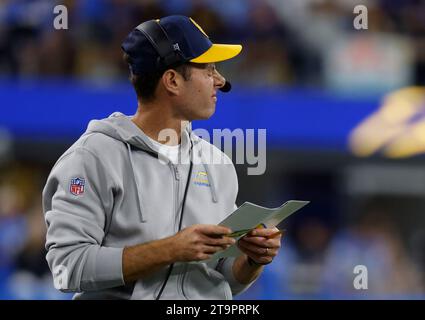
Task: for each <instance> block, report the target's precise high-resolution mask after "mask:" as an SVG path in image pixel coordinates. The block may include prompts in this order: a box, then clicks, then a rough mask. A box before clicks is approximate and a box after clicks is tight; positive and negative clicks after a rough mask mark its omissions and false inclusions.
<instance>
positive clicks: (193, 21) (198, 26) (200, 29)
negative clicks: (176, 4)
mask: <svg viewBox="0 0 425 320" xmlns="http://www.w3.org/2000/svg"><path fill="white" fill-rule="evenodd" d="M189 19H190V21H192V23H193V24H194V25H195V26H196V27H197V28H198V29H199V31H201V32H202V33H203V34H204V36H206V37H207V38H209V37H208V35H207V34H206V33H205V31H204V30H202V28H201V27H200V25H199V24H197V23H196V22H195V20H193V19H192V18H189Z"/></svg>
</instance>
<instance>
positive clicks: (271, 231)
mask: <svg viewBox="0 0 425 320" xmlns="http://www.w3.org/2000/svg"><path fill="white" fill-rule="evenodd" d="M278 232H279V229H278V228H276V227H274V228H257V229H254V230H252V231H251V232H250V233H249V235H250V236H255V237H270V236H273V235H275V234H276V233H278Z"/></svg>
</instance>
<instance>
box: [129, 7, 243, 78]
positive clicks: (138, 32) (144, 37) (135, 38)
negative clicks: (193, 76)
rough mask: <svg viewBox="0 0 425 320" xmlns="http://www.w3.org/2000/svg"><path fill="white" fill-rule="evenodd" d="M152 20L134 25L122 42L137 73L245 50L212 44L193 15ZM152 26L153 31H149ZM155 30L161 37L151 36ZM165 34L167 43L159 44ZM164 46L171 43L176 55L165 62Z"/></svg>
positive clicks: (215, 59)
mask: <svg viewBox="0 0 425 320" xmlns="http://www.w3.org/2000/svg"><path fill="white" fill-rule="evenodd" d="M153 22H155V23H153ZM149 23H150V25H149V24H148V26H147V24H146V23H142V24H140V25H139V26H137V27H136V28H135V29H133V30H132V31H131V32H130V34H129V35H128V36H127V37H126V38H125V40H124V42H123V43H122V46H121V47H122V49H123V50H124V52H126V53H127V54H128V56H129V58H130V59H129V67H130V70H131V72H132V73H133V74H136V75H140V74H145V73H150V72H153V71H155V70H158V69H160V68H167V67H171V66H172V65H173V64H175V63H176V61H178V62H189V61H190V62H193V63H212V62H219V61H223V60H227V59H230V58H233V57H234V56H236V55H237V54H239V52H240V51H241V50H242V46H241V45H231V44H213V43H212V42H211V41H210V39H209V38H208V36H207V34H206V33H205V32H204V31H203V30H202V28H201V27H200V26H199V25H198V24H197V23H196V22H195V21H193V19H191V18H189V17H186V16H180V15H173V16H168V17H164V18H161V19H158V20H150V22H149ZM157 25H158V26H159V27H160V28H158V26H157ZM149 28H150V29H149ZM149 30H151V31H150V32H148V31H149ZM161 30H162V31H163V32H162V31H161ZM153 31H154V32H157V33H156V35H157V36H158V37H155V35H154V36H150V35H152V32H153ZM158 33H159V34H158ZM163 35H165V37H166V40H167V41H165V44H164V43H160V44H158V43H157V42H158V41H157V39H158V38H160V37H159V36H161V37H162V38H164V36H163ZM149 37H150V39H149ZM156 44H158V46H157V45H156ZM164 46H165V47H167V46H168V47H169V50H170V51H171V52H172V53H173V55H176V57H177V58H176V57H172V59H171V60H169V59H162V62H160V61H161V55H160V53H159V52H158V51H161V50H160V49H164ZM158 47H159V48H158ZM161 47H162V48H161ZM162 58H163V57H162Z"/></svg>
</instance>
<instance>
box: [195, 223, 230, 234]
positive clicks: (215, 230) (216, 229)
mask: <svg viewBox="0 0 425 320" xmlns="http://www.w3.org/2000/svg"><path fill="white" fill-rule="evenodd" d="M198 230H199V231H200V232H201V233H203V234H205V235H208V236H224V235H226V234H229V233H231V232H232V230H231V229H230V228H227V227H223V226H216V225H210V224H201V225H199V226H198Z"/></svg>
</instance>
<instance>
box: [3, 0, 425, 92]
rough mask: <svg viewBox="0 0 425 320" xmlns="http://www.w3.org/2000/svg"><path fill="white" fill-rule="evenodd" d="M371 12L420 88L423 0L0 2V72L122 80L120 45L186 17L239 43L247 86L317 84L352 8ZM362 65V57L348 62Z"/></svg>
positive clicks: (375, 27) (239, 76)
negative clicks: (405, 45)
mask: <svg viewBox="0 0 425 320" xmlns="http://www.w3.org/2000/svg"><path fill="white" fill-rule="evenodd" d="M56 4H63V5H65V6H66V7H67V9H68V15H69V19H68V27H69V29H68V30H59V31H58V30H55V29H54V28H53V20H54V18H55V16H56V15H55V14H54V13H53V10H52V8H53V7H54V6H55V5H56ZM359 4H365V5H366V6H367V9H368V17H369V18H368V32H369V34H370V33H378V34H391V35H400V36H403V37H405V38H408V39H409V40H410V42H409V47H410V49H411V50H412V54H413V59H412V63H411V64H412V73H413V75H412V79H411V84H424V83H425V20H424V19H423V17H424V15H425V2H424V1H420V0H396V1H394V0H369V1H358V0H356V1H353V0H302V1H301V0H232V1H227V0H140V1H137V0H63V1H56V0H13V1H12V0H2V1H0V74H3V75H12V76H16V77H31V76H39V75H43V76H75V77H78V78H80V77H82V78H89V79H97V80H99V79H102V80H103V81H115V80H117V79H125V78H126V77H127V73H128V71H127V67H126V65H125V64H124V63H123V61H122V52H121V50H120V46H121V42H122V41H123V39H124V37H125V36H126V35H127V34H128V33H129V31H130V30H131V29H132V28H134V27H135V26H137V25H138V24H139V23H141V22H142V21H144V20H147V19H151V18H159V17H162V16H166V15H169V14H184V15H188V16H190V17H192V18H193V19H194V20H195V21H197V22H198V23H199V24H200V25H201V26H202V27H203V29H204V30H205V31H206V32H207V34H208V35H209V36H210V38H211V39H213V40H214V41H215V42H219V43H220V42H224V43H243V45H244V51H243V54H242V55H241V57H240V58H239V59H235V60H231V61H229V62H226V63H223V68H224V69H225V74H226V75H228V76H230V77H232V78H233V79H234V80H235V82H238V83H242V84H250V85H262V86H268V85H275V84H282V83H283V84H303V85H320V84H322V83H323V78H324V73H325V71H324V68H325V67H324V64H325V61H326V57H327V55H328V49H329V45H330V44H331V43H332V42H333V41H335V40H337V39H341V38H344V37H346V36H347V35H350V34H357V35H359V34H361V32H362V31H358V30H356V29H355V28H354V27H353V20H354V18H355V14H354V13H353V8H354V6H356V5H359ZM355 58H356V59H357V58H361V57H355Z"/></svg>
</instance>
